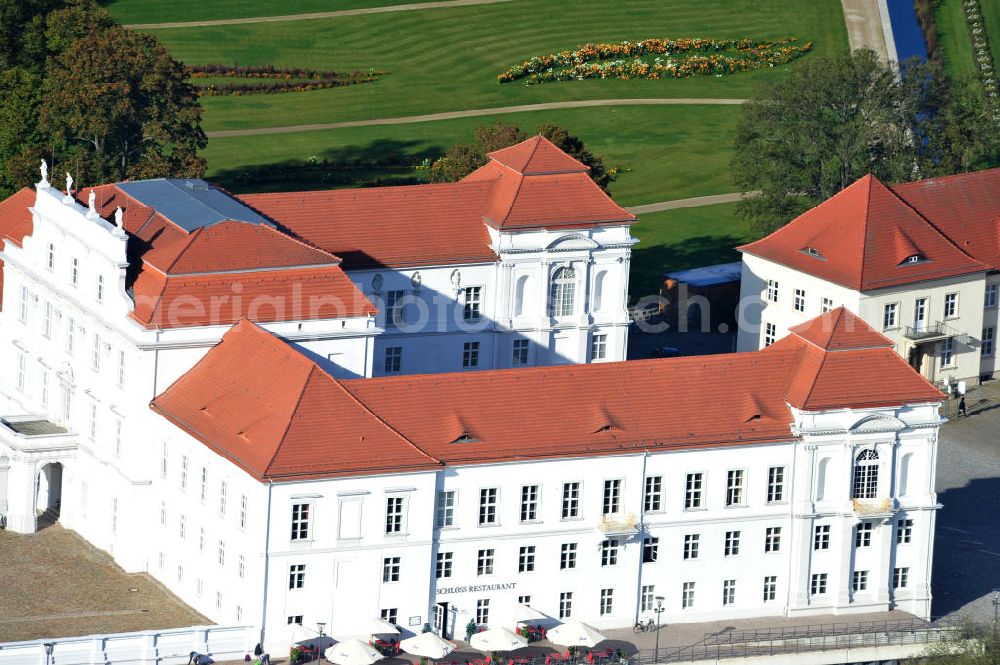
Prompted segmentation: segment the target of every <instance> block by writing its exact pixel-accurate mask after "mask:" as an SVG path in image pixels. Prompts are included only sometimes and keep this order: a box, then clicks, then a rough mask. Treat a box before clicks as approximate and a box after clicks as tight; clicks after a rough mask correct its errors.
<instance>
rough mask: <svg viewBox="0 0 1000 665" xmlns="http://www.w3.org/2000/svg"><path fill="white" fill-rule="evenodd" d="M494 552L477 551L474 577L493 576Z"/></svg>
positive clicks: (491, 550)
mask: <svg viewBox="0 0 1000 665" xmlns="http://www.w3.org/2000/svg"><path fill="white" fill-rule="evenodd" d="M494 552H495V550H493V549H492V548H491V549H486V550H479V556H478V557H477V559H476V575H492V574H493V555H494Z"/></svg>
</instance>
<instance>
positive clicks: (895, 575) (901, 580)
mask: <svg viewBox="0 0 1000 665" xmlns="http://www.w3.org/2000/svg"><path fill="white" fill-rule="evenodd" d="M909 582H910V569H909V568H893V570H892V588H893V589H905V588H906V587H907V585H908V584H909Z"/></svg>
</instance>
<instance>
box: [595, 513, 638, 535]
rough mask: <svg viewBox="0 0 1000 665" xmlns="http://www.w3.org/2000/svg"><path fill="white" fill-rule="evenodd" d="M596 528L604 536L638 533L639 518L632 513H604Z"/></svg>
mask: <svg viewBox="0 0 1000 665" xmlns="http://www.w3.org/2000/svg"><path fill="white" fill-rule="evenodd" d="M597 529H598V531H600V532H601V533H603V534H604V535H606V536H634V535H635V534H637V533H639V520H638V518H636V516H635V515H633V514H632V513H629V514H628V515H624V516H622V517H615V516H614V515H604V516H602V517H601V521H600V522H598V523H597Z"/></svg>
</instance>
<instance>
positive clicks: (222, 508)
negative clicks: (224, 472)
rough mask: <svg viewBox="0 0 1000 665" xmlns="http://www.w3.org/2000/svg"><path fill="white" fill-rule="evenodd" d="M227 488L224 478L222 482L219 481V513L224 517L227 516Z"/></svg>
mask: <svg viewBox="0 0 1000 665" xmlns="http://www.w3.org/2000/svg"><path fill="white" fill-rule="evenodd" d="M227 489H228V485H226V481H224V480H223V481H222V482H220V483H219V515H221V516H222V517H225V516H226V493H227Z"/></svg>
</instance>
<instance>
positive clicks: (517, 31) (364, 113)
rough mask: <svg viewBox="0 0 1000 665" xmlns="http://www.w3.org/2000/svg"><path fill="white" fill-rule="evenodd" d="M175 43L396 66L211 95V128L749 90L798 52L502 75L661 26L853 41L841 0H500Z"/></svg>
mask: <svg viewBox="0 0 1000 665" xmlns="http://www.w3.org/2000/svg"><path fill="white" fill-rule="evenodd" d="M154 32H155V34H156V35H157V36H158V37H159V38H160V39H162V40H163V42H164V43H165V44H166V45H167V46H168V47H169V48H170V50H171V52H172V54H173V55H174V56H175V57H177V58H179V59H180V60H182V61H185V62H188V63H191V64H206V63H213V62H221V63H226V64H229V63H239V64H243V65H263V64H274V65H276V66H280V67H312V68H317V69H332V70H335V71H346V70H352V69H361V70H366V69H369V68H375V69H379V70H383V71H386V72H388V73H387V75H386V76H385V77H383V78H381V79H380V80H379V81H377V82H376V83H374V84H368V85H363V86H351V87H349V88H340V89H333V90H321V91H314V92H308V93H298V94H293V95H260V96H250V97H248V96H241V97H238V98H233V97H213V98H206V99H204V100H203V103H204V106H205V110H206V113H205V119H204V127H205V129H206V130H215V129H232V128H247V127H268V126H280V125H289V124H299V123H321V122H335V121H339V120H359V119H367V118H378V117H394V116H406V115H413V114H421V113H432V112H435V111H452V110H460V109H474V108H490V107H499V106H509V105H514V104H530V103H538V102H547V101H560V100H571V99H600V98H621V97H737V98H740V97H745V96H747V95H748V94H750V92H751V90H752V89H753V86H754V84H755V83H756V82H757V81H759V80H762V79H771V78H776V77H782V76H784V75H785V73H786V72H787V71H788V69H789V68H791V67H795V66H796V63H791V64H789V65H786V66H783V67H776V68H774V69H770V70H766V71H758V72H748V73H742V74H736V75H733V76H728V77H724V78H716V77H693V78H689V79H680V80H668V81H646V80H642V81H620V80H606V81H601V80H587V81H573V82H567V83H549V84H543V85H534V86H525V85H523V84H520V83H510V84H505V85H500V84H499V83H497V81H496V76H497V74H498V73H499V72H500V71H501V70H502V69H504V68H505V67H506V66H508V65H510V64H512V63H516V62H519V61H521V60H524V59H526V58H529V57H531V56H534V55H538V54H544V53H549V52H552V51H553V50H559V49H564V48H573V47H575V46H578V45H580V44H584V43H586V42H589V41H618V40H623V39H642V38H645V37H653V36H674V37H683V36H702V37H716V38H728V37H754V38H781V37H789V36H797V37H799V38H800V39H802V40H812V41H814V42H815V46H814V51H813V53H812V54H810V55H807V56H806V57H805V58H802V59H801V60H799V61H796V62H802V61H805V60H807V59H809V58H813V57H816V55H824V54H831V53H835V52H843V51H844V50H845V49H846V48H847V37H846V30H845V27H844V19H843V14H842V10H841V4H840V2H839V1H838V0H809V2H801V3H796V6H795V8H794V10H790V9H789V7H788V4H787V2H785V0H752V1H751V0H672V1H671V2H669V3H668V2H662V1H661V0H621V1H619V2H607V0H575V1H574V2H567V1H548V0H546V1H543V2H540V1H538V0H514V1H512V2H506V3H501V4H495V5H482V6H469V7H458V8H447V9H435V10H422V11H408V12H399V13H389V14H379V15H374V16H373V15H369V16H350V17H342V18H337V19H319V20H309V21H292V22H285V23H265V24H251V25H233V26H215V27H206V28H184V29H169V30H156V31H154Z"/></svg>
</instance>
